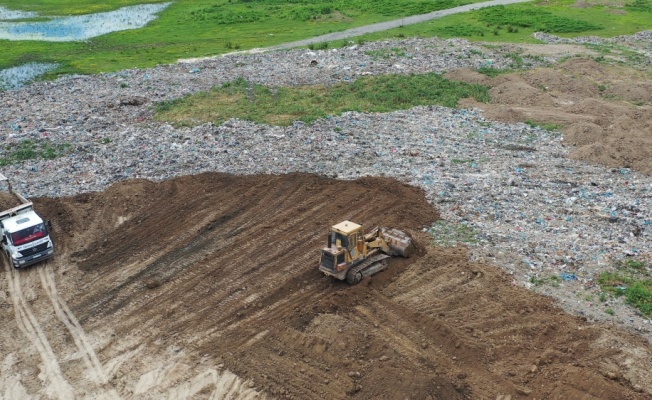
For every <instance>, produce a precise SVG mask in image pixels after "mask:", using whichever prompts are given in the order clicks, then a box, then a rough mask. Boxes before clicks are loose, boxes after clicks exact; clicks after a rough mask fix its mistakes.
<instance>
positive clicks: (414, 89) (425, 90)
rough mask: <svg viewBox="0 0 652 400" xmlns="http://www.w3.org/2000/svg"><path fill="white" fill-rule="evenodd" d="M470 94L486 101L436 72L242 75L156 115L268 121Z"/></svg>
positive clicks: (483, 91)
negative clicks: (342, 78) (280, 81)
mask: <svg viewBox="0 0 652 400" xmlns="http://www.w3.org/2000/svg"><path fill="white" fill-rule="evenodd" d="M465 97H474V98H475V99H476V100H478V101H483V102H488V101H489V94H488V89H487V87H486V86H482V85H472V84H467V83H461V82H453V81H448V80H446V79H444V78H442V77H441V76H440V75H438V74H434V73H431V74H423V75H409V76H404V75H384V76H375V77H364V78H360V79H357V80H356V81H354V82H352V83H340V84H337V85H333V86H329V87H323V86H302V87H283V88H269V87H266V86H263V85H258V84H253V83H250V82H247V81H246V80H244V79H238V80H236V81H234V82H230V83H226V84H224V85H222V86H220V87H216V88H214V89H213V90H211V91H209V92H204V93H198V94H194V95H191V96H187V97H185V98H182V99H179V100H175V101H170V102H162V103H159V104H158V105H157V119H159V120H164V121H168V122H171V123H173V124H176V125H196V124H200V123H205V122H214V123H218V124H219V123H221V122H224V121H225V120H227V119H229V118H231V117H236V118H240V119H246V120H250V121H255V122H259V123H265V124H270V125H289V124H291V123H292V121H304V122H306V123H311V122H313V121H315V120H316V119H318V118H323V117H326V116H328V115H338V114H341V113H343V112H345V111H359V112H388V111H394V110H401V109H408V108H411V107H414V106H418V105H435V104H437V105H443V106H447V107H455V105H456V104H457V101H458V100H459V99H461V98H465Z"/></svg>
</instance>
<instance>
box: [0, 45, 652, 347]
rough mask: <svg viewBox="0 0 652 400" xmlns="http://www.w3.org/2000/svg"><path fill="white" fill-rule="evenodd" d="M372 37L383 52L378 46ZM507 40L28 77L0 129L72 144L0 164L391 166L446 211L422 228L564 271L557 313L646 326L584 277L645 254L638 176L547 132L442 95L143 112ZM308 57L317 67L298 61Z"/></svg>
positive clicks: (43, 176) (18, 182)
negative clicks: (172, 114)
mask: <svg viewBox="0 0 652 400" xmlns="http://www.w3.org/2000/svg"><path fill="white" fill-rule="evenodd" d="M392 48H401V49H404V50H405V54H406V55H405V56H398V55H396V54H394V53H393V52H391V51H389V50H390V49H392ZM383 49H384V50H386V51H385V53H387V54H389V55H388V56H387V57H379V56H377V54H379V51H380V50H383ZM510 51H511V50H510V49H507V48H505V49H503V48H495V47H493V46H492V47H491V48H485V47H483V46H482V45H480V44H471V43H469V42H467V41H464V40H457V39H456V40H439V39H408V40H402V41H386V42H376V43H367V44H365V45H362V46H351V47H347V48H342V49H334V50H329V51H318V52H314V51H307V50H293V51H279V52H270V53H262V54H253V55H232V56H228V57H222V58H219V59H214V60H204V61H199V62H195V63H179V64H176V65H166V66H159V67H156V68H153V69H148V70H136V69H134V70H126V71H122V72H119V73H112V74H102V75H96V76H72V77H65V78H61V79H59V80H57V81H55V82H39V83H35V84H32V85H30V86H28V87H25V88H23V89H20V90H15V91H7V92H3V93H0V137H1V138H2V140H3V143H5V144H12V143H14V144H15V143H18V142H21V141H23V140H31V141H33V142H36V143H49V144H54V145H56V144H70V145H72V147H73V149H74V151H72V152H71V153H70V154H68V155H67V156H65V157H62V158H58V159H54V160H49V161H46V160H36V161H34V160H31V161H26V162H24V163H22V164H19V165H11V166H5V167H2V168H0V172H2V173H4V174H5V175H6V176H8V177H11V178H12V179H13V180H14V182H15V186H16V187H17V189H18V190H20V191H22V192H24V193H26V194H27V195H29V196H63V195H72V194H76V193H81V192H86V191H97V190H102V189H104V188H106V187H107V186H108V185H110V184H111V183H113V182H116V181H119V180H124V179H130V178H147V179H153V180H163V179H168V178H170V177H172V176H179V175H187V174H195V173H199V172H203V171H221V172H229V173H236V174H257V173H273V174H280V173H287V172H292V171H305V172H315V173H319V174H324V175H328V176H334V177H335V176H337V177H339V178H343V179H354V178H357V177H361V176H367V175H385V176H391V177H395V178H397V179H399V180H401V181H403V182H406V183H410V184H414V185H417V186H419V187H422V188H423V189H424V190H425V191H426V194H427V196H428V199H429V200H430V201H431V202H432V203H433V204H435V205H436V206H437V207H438V208H439V209H440V210H441V211H442V215H443V217H444V219H445V222H443V223H441V224H437V225H436V226H435V227H433V228H432V229H433V231H434V232H435V238H437V239H441V240H443V239H447V241H449V242H451V241H455V240H453V239H455V238H457V239H458V240H460V241H463V242H466V243H467V244H468V245H469V246H470V247H471V249H472V257H473V258H474V259H478V260H479V259H482V260H487V261H490V262H494V263H496V264H497V265H500V266H501V267H502V268H504V269H505V270H506V271H508V272H509V273H510V274H512V275H513V281H514V284H519V285H525V286H531V280H532V279H539V278H545V277H549V276H552V275H555V276H563V277H565V278H566V279H568V280H564V279H562V280H561V282H560V283H559V285H555V286H553V285H544V286H542V287H538V288H536V290H537V291H543V292H544V293H547V294H550V295H552V296H555V297H556V298H558V299H559V300H560V302H562V304H563V305H564V307H565V308H566V309H567V310H569V311H571V312H574V313H576V314H579V315H584V316H586V317H587V318H588V319H590V320H600V321H612V322H613V323H619V324H623V325H625V326H627V327H629V328H631V329H636V330H637V331H638V332H640V333H641V334H643V335H644V336H646V337H647V338H648V339H652V335H651V334H650V328H651V327H650V325H649V323H650V321H649V320H648V319H645V318H643V317H642V316H640V315H638V314H637V313H636V312H635V311H634V310H632V309H630V308H627V307H626V306H624V305H623V304H622V302H620V301H615V300H614V301H611V302H609V303H607V304H606V305H605V304H601V303H599V302H598V301H597V293H598V291H597V288H596V286H595V282H594V279H595V278H596V274H598V273H599V272H600V271H603V270H605V269H609V268H611V267H612V266H613V265H614V264H615V263H616V262H617V261H618V260H622V259H623V258H625V257H631V256H634V257H636V258H637V259H643V260H647V261H648V262H650V261H652V257H651V255H652V251H651V250H652V246H651V244H650V235H652V208H651V205H652V178H651V177H650V176H647V175H642V174H638V173H636V172H634V171H631V170H627V169H615V170H614V169H609V168H604V167H600V166H593V165H588V164H584V163H580V162H577V161H573V160H570V159H568V158H567V157H566V155H567V153H568V148H567V147H565V146H564V145H563V144H562V140H561V135H560V134H559V133H549V132H546V131H543V130H540V129H535V128H531V127H529V126H527V125H525V124H504V123H496V122H492V121H486V120H484V119H483V117H482V115H481V114H480V113H479V112H476V111H469V110H456V109H449V108H444V107H416V108H413V109H410V110H405V111H396V112H392V113H385V114H361V113H354V112H349V113H345V114H344V115H341V116H334V117H330V118H325V119H322V120H319V121H317V122H316V123H314V124H313V125H310V126H307V125H305V124H302V123H295V124H294V125H293V126H290V127H270V126H266V125H259V124H254V123H250V122H246V121H240V120H236V119H232V120H229V121H227V122H226V123H224V124H222V125H219V126H214V125H212V124H203V125H200V126H197V127H194V128H178V129H177V128H174V127H172V126H170V125H167V124H164V123H159V122H156V121H154V120H152V111H151V109H152V105H153V103H154V102H156V101H161V100H170V99H174V98H178V97H180V96H183V95H185V94H188V93H193V92H197V91H200V90H206V89H209V88H210V87H212V86H213V85H216V84H220V83H223V82H226V81H230V80H232V79H234V78H236V77H244V78H246V79H248V80H251V81H254V82H258V83H261V84H266V85H270V86H282V85H296V84H317V83H321V84H332V83H336V82H345V81H351V80H354V79H356V78H357V77H359V76H365V75H372V74H374V75H375V74H386V73H405V74H407V73H423V72H429V71H434V72H443V71H448V70H451V69H455V68H461V67H471V68H477V67H479V66H480V65H484V64H486V63H487V62H488V60H490V62H491V63H492V65H493V66H494V67H497V68H502V67H506V66H509V65H510V63H511V59H510V58H509V57H506V56H505V54H507V53H509V52H510ZM374 54H376V56H374ZM312 60H317V61H318V65H317V67H310V62H311V61H312ZM542 61H555V60H554V59H547V60H540V59H537V60H528V59H527V58H526V59H525V62H526V63H528V62H529V63H531V65H536V63H537V62H542ZM388 190H391V188H388ZM346 217H347V215H343V218H346ZM425 228H426V229H427V228H428V227H425ZM605 307H611V308H613V309H614V310H615V316H613V317H612V316H609V315H607V314H606V313H605V311H604V310H605Z"/></svg>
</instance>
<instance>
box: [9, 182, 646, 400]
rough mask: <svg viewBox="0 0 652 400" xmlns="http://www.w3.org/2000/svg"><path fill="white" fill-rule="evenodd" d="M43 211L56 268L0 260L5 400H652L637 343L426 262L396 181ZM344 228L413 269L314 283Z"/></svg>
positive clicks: (436, 258) (103, 202) (243, 185)
mask: <svg viewBox="0 0 652 400" xmlns="http://www.w3.org/2000/svg"><path fill="white" fill-rule="evenodd" d="M37 206H38V209H39V211H40V212H41V213H42V214H44V215H45V216H46V217H47V218H49V219H51V220H52V223H53V232H54V238H55V240H56V243H57V245H58V253H57V257H56V258H55V259H54V261H53V262H51V263H49V264H46V265H39V266H35V267H33V268H29V269H26V270H21V271H19V273H18V274H15V271H12V270H11V269H10V268H8V266H7V265H6V263H5V265H4V270H3V273H4V274H5V276H6V278H7V279H6V280H3V281H2V290H0V293H2V294H3V296H2V297H0V305H2V307H0V323H2V325H3V330H2V331H1V332H0V350H2V354H4V355H6V356H4V357H5V360H4V362H3V364H2V372H3V376H5V378H0V391H1V390H2V388H3V379H6V380H11V385H13V386H11V385H10V386H7V385H5V387H7V388H8V389H6V390H7V391H6V392H5V393H12V394H13V395H14V396H13V397H14V398H20V396H18V394H21V393H22V392H21V390H22V391H24V392H25V393H26V394H31V395H35V396H37V397H39V396H40V397H44V398H45V397H48V396H50V395H53V396H52V397H57V396H56V394H57V393H58V394H61V395H60V396H58V397H60V398H64V397H65V394H66V393H69V392H71V391H72V392H73V393H74V395H75V397H77V398H83V397H95V396H104V397H105V398H110V397H111V396H109V395H107V393H108V394H115V395H117V396H118V397H120V396H121V397H129V398H161V397H170V398H181V397H192V398H215V397H217V395H216V393H218V391H219V390H220V388H221V387H222V388H223V386H224V385H226V384H225V383H219V382H221V381H219V382H218V381H215V379H216V378H215V374H216V373H215V371H217V370H219V371H225V370H229V371H233V372H234V373H235V374H236V375H238V376H239V377H241V378H242V379H245V380H246V382H248V384H247V385H243V386H238V385H236V384H235V383H234V382H235V381H234V380H230V381H229V383H228V385H227V386H228V395H231V396H233V398H254V397H255V396H253V397H252V396H250V397H247V396H249V395H251V393H250V391H251V390H254V389H255V390H257V391H258V392H259V393H260V394H259V396H260V397H266V396H269V397H272V398H289V399H316V398H322V399H344V398H349V397H351V398H358V399H383V398H384V399H397V398H400V399H403V398H406V397H409V398H414V399H482V398H486V399H496V398H501V399H509V398H511V399H517V398H550V399H563V398H574V399H644V398H649V396H650V395H652V393H651V392H650V389H649V388H651V387H652V381H651V380H650V374H649V372H647V371H648V368H647V362H649V359H650V355H651V354H650V349H649V344H648V343H646V342H644V341H643V340H642V339H641V338H639V337H637V336H633V335H630V334H627V333H624V332H621V331H618V330H617V329H613V328H611V327H605V326H595V325H589V324H587V323H585V322H583V321H582V320H579V319H577V318H575V317H572V316H570V315H568V314H565V313H564V312H562V310H561V309H559V308H557V307H555V306H554V305H553V304H552V302H551V300H550V299H547V298H544V297H542V296H539V295H537V294H534V293H531V292H529V291H527V290H526V289H523V288H520V287H517V286H514V285H512V282H511V279H510V277H509V276H507V275H506V274H505V273H504V272H502V271H501V270H500V269H499V268H497V267H490V266H487V265H481V264H472V263H469V262H468V261H467V255H466V251H465V249H462V248H438V247H434V246H432V245H431V244H429V237H428V235H426V234H425V233H422V232H421V228H422V227H423V226H425V225H428V224H430V223H431V222H432V221H433V220H435V219H437V218H438V215H437V212H436V210H434V209H433V208H432V207H431V206H430V205H429V204H428V203H427V201H426V200H425V198H424V195H423V193H422V192H421V191H420V190H418V189H416V188H413V187H410V186H406V185H402V184H400V183H397V182H396V181H393V180H390V179H384V178H366V179H360V180H357V181H336V180H331V179H326V178H322V177H317V176H313V175H305V174H292V175H285V176H246V177H235V176H230V175H225V174H203V175H199V176H189V177H183V178H179V179H173V180H170V181H166V182H162V183H152V182H148V181H143V180H137V181H129V182H123V183H119V184H116V185H114V186H112V187H111V188H109V189H108V190H107V191H105V192H103V193H94V194H85V195H80V196H76V197H72V198H62V199H37ZM342 219H351V220H354V221H358V222H361V223H363V224H364V225H365V226H367V227H373V226H376V225H388V226H396V227H399V228H401V229H404V230H406V231H408V232H409V233H411V234H412V235H413V236H414V237H415V239H416V241H417V243H418V251H417V255H416V256H414V257H412V258H410V259H393V260H392V262H391V264H390V268H389V269H388V270H386V271H383V272H381V273H379V274H378V275H376V276H374V277H372V278H370V279H365V280H364V281H363V282H362V283H361V284H359V285H357V286H348V285H347V284H345V283H342V282H336V281H333V280H331V279H330V278H327V277H325V276H322V275H321V274H320V273H319V272H318V271H317V270H316V268H315V267H316V263H317V258H318V254H319V248H320V247H321V246H322V245H323V244H324V242H325V233H326V232H327V230H328V228H329V226H330V225H332V224H334V223H337V222H339V221H340V220H342ZM55 286H58V288H57V287H55ZM53 292H58V295H56V293H55V294H54V295H53ZM5 293H9V294H11V295H6V294H5ZM21 299H22V300H21ZM53 305H54V307H53ZM66 310H67V311H66ZM30 313H31V314H33V317H34V318H29V315H28V314H30ZM25 316H27V317H25ZM75 321H78V325H79V326H78V327H77V326H76V325H75ZM39 331H41V334H39ZM30 343H31V344H30ZM84 343H88V345H84ZM48 346H49V347H50V348H51V350H48ZM82 349H83V350H82ZM44 360H45V361H47V362H44ZM80 360H81V361H80ZM82 361H83V362H82ZM103 377H104V378H103ZM211 379H212V380H211ZM16 382H19V383H20V385H22V386H20V387H18V389H17V386H16V385H17V384H16ZM57 382H59V384H56V383H57ZM61 382H64V383H65V382H68V383H67V384H66V385H63V384H60V383H61ZM211 382H212V383H211ZM5 383H7V382H5ZM44 387H45V389H44ZM19 389H20V390H19ZM646 391H647V392H646ZM224 392H225V393H226V392H227V390H225V391H224ZM211 396H212V397H211ZM218 398H221V397H218ZM224 398H227V395H226V394H225V395H224Z"/></svg>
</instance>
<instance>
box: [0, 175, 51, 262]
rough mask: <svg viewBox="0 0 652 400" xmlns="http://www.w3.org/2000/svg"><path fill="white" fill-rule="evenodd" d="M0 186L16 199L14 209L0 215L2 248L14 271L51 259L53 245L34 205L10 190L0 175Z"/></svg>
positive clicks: (6, 181) (7, 181)
mask: <svg viewBox="0 0 652 400" xmlns="http://www.w3.org/2000/svg"><path fill="white" fill-rule="evenodd" d="M0 185H1V186H6V190H7V191H8V192H9V193H10V194H11V195H12V196H13V197H15V198H16V200H17V201H16V202H17V203H19V204H18V205H16V206H14V207H11V208H9V209H7V210H4V211H0V230H2V248H3V249H4V250H5V252H6V253H7V256H8V258H9V260H10V261H11V263H12V265H13V266H14V267H15V268H21V267H26V266H28V265H32V264H36V263H37V262H39V261H42V260H45V259H47V258H50V257H52V256H53V255H54V244H53V243H52V239H51V238H50V233H49V232H48V228H47V226H46V224H45V223H44V222H43V220H42V219H41V217H39V216H38V214H36V212H34V205H33V204H32V202H31V201H29V200H27V199H26V198H25V197H23V196H22V195H21V194H19V193H17V192H15V191H14V190H13V189H12V188H11V183H10V182H9V180H8V179H7V177H5V176H4V175H3V174H0Z"/></svg>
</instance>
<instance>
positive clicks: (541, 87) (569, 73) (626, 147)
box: [446, 58, 652, 174]
mask: <svg viewBox="0 0 652 400" xmlns="http://www.w3.org/2000/svg"><path fill="white" fill-rule="evenodd" d="M446 77H447V78H449V79H454V80H459V81H464V82H469V83H483V84H486V85H488V86H490V87H491V89H490V95H491V98H492V102H491V104H479V103H476V102H474V101H471V100H464V101H463V102H462V105H463V106H475V107H478V108H481V109H483V110H485V114H486V116H487V117H488V118H490V119H493V120H498V121H507V122H526V121H531V122H534V123H539V124H558V125H560V126H562V132H563V134H564V141H565V142H566V143H567V144H569V145H572V146H575V148H574V149H573V150H572V151H571V154H570V155H571V157H572V158H575V159H579V160H584V161H588V162H591V163H599V164H604V165H607V166H609V167H627V168H633V169H636V170H639V171H642V172H645V173H647V174H652V163H650V160H651V159H652V80H651V79H650V77H649V75H645V74H643V73H641V72H639V71H636V70H633V69H628V68H625V67H615V66H606V65H601V64H598V63H597V62H595V61H594V60H593V59H590V58H571V59H569V60H568V61H566V62H565V63H562V64H560V65H558V66H555V67H550V68H538V69H534V70H530V71H526V72H520V73H514V74H507V75H501V76H497V77H494V78H487V77H484V78H483V77H482V76H481V74H478V73H477V72H475V71H471V70H457V71H452V72H450V73H448V74H446Z"/></svg>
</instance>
